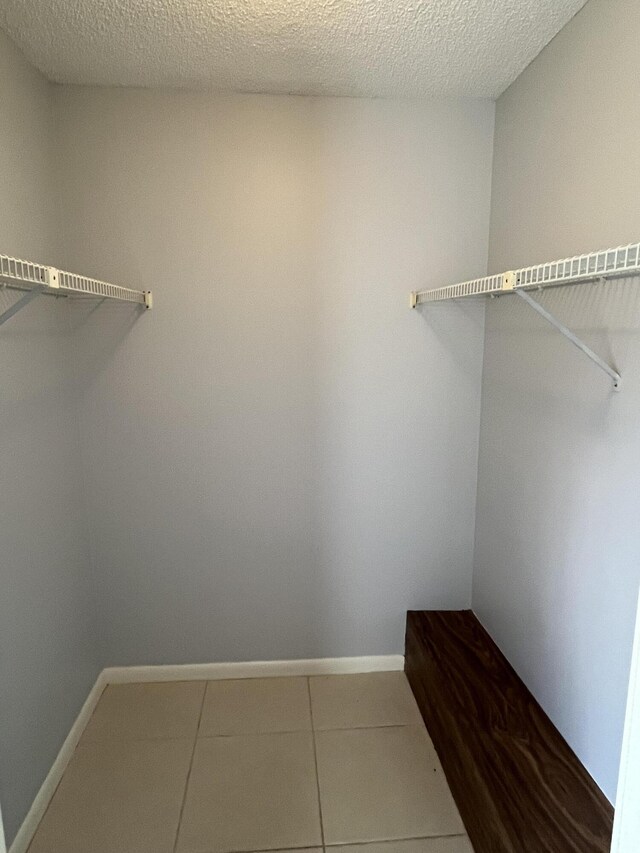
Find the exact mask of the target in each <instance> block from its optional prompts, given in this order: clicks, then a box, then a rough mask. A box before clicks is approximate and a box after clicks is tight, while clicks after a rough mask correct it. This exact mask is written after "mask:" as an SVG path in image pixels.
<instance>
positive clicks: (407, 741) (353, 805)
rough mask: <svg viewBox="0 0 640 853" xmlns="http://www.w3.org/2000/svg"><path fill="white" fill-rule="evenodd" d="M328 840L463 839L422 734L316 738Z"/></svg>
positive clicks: (388, 730)
mask: <svg viewBox="0 0 640 853" xmlns="http://www.w3.org/2000/svg"><path fill="white" fill-rule="evenodd" d="M316 747H317V755H318V776H319V783H320V799H321V803H322V819H323V826H324V836H325V842H326V843H327V844H348V843H351V842H359V841H360V842H363V841H383V840H392V839H400V838H422V837H425V836H435V835H454V834H464V831H465V830H464V826H463V824H462V820H461V819H460V815H459V814H458V810H457V808H456V805H455V803H454V801H453V797H452V796H451V793H450V791H449V787H448V785H447V782H446V779H445V776H444V773H443V771H442V768H441V766H440V762H439V761H438V757H437V755H436V753H435V750H434V748H433V746H432V744H431V741H430V739H429V736H428V735H427V732H426V729H425V728H424V727H422V726H401V727H398V728H395V727H385V728H377V729H374V728H371V729H351V730H343V731H323V732H316Z"/></svg>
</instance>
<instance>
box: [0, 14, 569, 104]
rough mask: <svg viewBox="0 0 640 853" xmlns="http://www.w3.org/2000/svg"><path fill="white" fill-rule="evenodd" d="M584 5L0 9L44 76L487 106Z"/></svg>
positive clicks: (4, 23)
mask: <svg viewBox="0 0 640 853" xmlns="http://www.w3.org/2000/svg"><path fill="white" fill-rule="evenodd" d="M584 2H585V0H0V27H2V28H3V29H5V30H6V31H7V32H8V33H9V35H10V36H12V37H13V39H14V40H15V41H16V42H17V43H18V45H19V46H20V47H21V48H22V49H23V51H24V52H25V54H26V55H27V57H28V58H29V59H30V60H31V61H32V62H33V64H34V65H36V66H37V67H38V68H39V69H40V70H41V71H43V72H44V73H45V74H46V75H47V76H48V77H49V78H50V79H51V80H55V81H58V82H61V83H93V84H99V85H120V86H176V87H190V88H213V89H223V90H234V91H244V92H294V93H307V94H328V95H363V96H381V97H384V96H401V97H411V96H423V95H470V96H479V97H497V96H498V95H499V94H500V93H501V92H502V91H503V90H504V89H505V88H506V87H507V86H508V85H509V84H510V83H511V82H512V81H513V80H514V79H515V78H516V77H517V76H518V74H519V73H520V72H521V71H522V70H523V68H525V66H526V65H527V64H528V63H529V62H530V61H531V60H532V59H533V58H534V57H535V56H536V55H537V54H538V53H539V52H540V50H541V49H542V48H543V47H544V46H545V45H546V44H547V43H548V42H549V41H550V40H551V38H553V36H554V35H555V34H556V33H557V32H558V30H560V29H561V28H562V27H563V26H564V24H565V23H566V22H567V21H568V20H569V19H570V18H571V17H572V16H573V15H574V14H575V13H576V12H577V11H578V10H579V9H580V8H581V7H582V6H583V5H584Z"/></svg>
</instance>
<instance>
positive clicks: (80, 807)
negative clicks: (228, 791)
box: [29, 739, 193, 853]
mask: <svg viewBox="0 0 640 853" xmlns="http://www.w3.org/2000/svg"><path fill="white" fill-rule="evenodd" d="M192 752H193V739H185V740H166V741H162V740H155V741H153V740H139V741H121V742H118V741H113V742H109V743H88V744H84V745H80V746H78V748H77V749H76V752H75V754H74V756H73V758H72V760H71V762H70V764H69V766H68V767H67V769H66V771H65V774H64V776H63V778H62V781H61V783H60V785H59V786H58V790H57V791H56V793H55V795H54V797H53V800H52V801H51V804H50V806H49V809H48V810H47V812H46V814H45V816H44V818H43V820H42V822H41V824H40V827H39V828H38V831H37V832H36V835H35V837H34V839H33V841H32V843H31V846H30V848H29V853H116V852H117V853H120V852H121V851H122V853H124V851H126V853H172V851H173V845H174V842H175V838H176V832H177V829H178V821H179V819H180V809H181V807H182V801H183V797H184V790H185V785H186V781H187V773H188V770H189V763H190V761H191V755H192Z"/></svg>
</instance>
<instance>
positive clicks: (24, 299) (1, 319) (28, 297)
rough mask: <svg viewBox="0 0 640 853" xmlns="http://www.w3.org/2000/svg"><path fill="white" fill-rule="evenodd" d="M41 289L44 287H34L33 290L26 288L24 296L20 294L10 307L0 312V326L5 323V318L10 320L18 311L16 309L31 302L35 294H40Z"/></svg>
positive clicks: (18, 309)
mask: <svg viewBox="0 0 640 853" xmlns="http://www.w3.org/2000/svg"><path fill="white" fill-rule="evenodd" d="M43 290H44V287H34V288H33V290H28V291H27V292H26V293H25V294H24V296H21V297H20V299H18V301H17V302H14V303H13V305H12V306H11V308H7V310H6V311H3V312H2V314H0V326H1V325H2V324H3V323H6V322H7V320H10V319H11V318H12V317H13V316H14V315H15V314H17V313H18V311H21V310H22V309H23V308H24V307H25V305H28V304H29V303H30V302H32V301H33V300H34V299H35V298H36V296H40V294H41V293H42V292H43Z"/></svg>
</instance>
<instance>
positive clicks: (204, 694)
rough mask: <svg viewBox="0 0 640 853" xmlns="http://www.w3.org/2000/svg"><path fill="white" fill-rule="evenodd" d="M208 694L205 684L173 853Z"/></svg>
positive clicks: (175, 848) (174, 847)
mask: <svg viewBox="0 0 640 853" xmlns="http://www.w3.org/2000/svg"><path fill="white" fill-rule="evenodd" d="M206 696H207V685H206V684H205V685H204V690H203V691H202V703H201V705H200V714H199V715H198V725H197V726H196V735H195V737H194V739H193V749H192V751H191V761H190V762H189V770H188V771H187V780H186V782H185V785H184V794H183V796H182V805H181V806H180V815H179V816H178V826H177V827H176V839H175V841H174V842H173V853H176V850H177V849H178V837H179V836H180V827H181V825H182V816H183V815H184V807H185V805H186V802H187V791H188V790H189V781H190V779H191V770H192V769H193V759H194V757H195V754H196V746H197V745H198V732H199V731H200V723H201V722H202V714H203V711H204V700H205V698H206Z"/></svg>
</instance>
